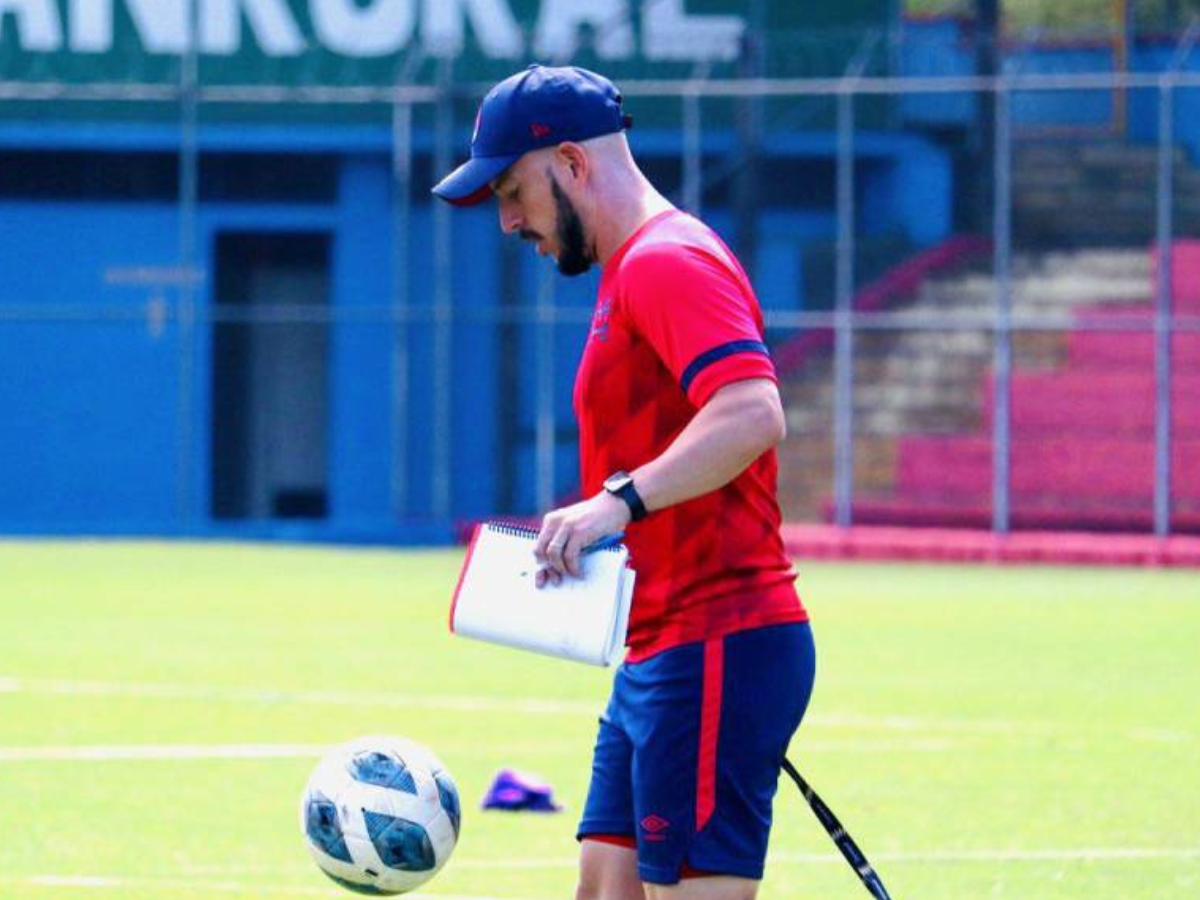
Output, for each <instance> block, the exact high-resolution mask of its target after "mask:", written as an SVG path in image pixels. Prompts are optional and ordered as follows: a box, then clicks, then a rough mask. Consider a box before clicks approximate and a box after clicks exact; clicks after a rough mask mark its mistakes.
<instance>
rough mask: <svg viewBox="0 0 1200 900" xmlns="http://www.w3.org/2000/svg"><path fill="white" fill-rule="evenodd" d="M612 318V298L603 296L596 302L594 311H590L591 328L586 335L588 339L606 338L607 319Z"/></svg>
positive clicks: (603, 339) (600, 339)
mask: <svg viewBox="0 0 1200 900" xmlns="http://www.w3.org/2000/svg"><path fill="white" fill-rule="evenodd" d="M611 318H612V299H611V298H610V297H605V298H604V299H602V300H601V301H600V302H599V303H597V304H596V311H595V312H594V313H592V330H591V333H590V334H589V335H588V337H589V339H595V340H597V341H600V342H602V343H603V342H604V341H607V340H608V330H609V325H608V320H609V319H611Z"/></svg>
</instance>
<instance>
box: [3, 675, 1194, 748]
mask: <svg viewBox="0 0 1200 900" xmlns="http://www.w3.org/2000/svg"><path fill="white" fill-rule="evenodd" d="M0 694H37V695H59V696H91V697H97V696H100V697H134V698H143V699H160V700H192V701H200V702H222V703H249V704H260V705H297V704H298V705H304V704H311V705H317V706H342V707H358V708H369V709H433V710H438V711H455V712H467V713H483V712H494V713H504V714H512V713H517V714H522V715H550V716H556V715H569V716H588V717H594V716H596V715H598V714H599V713H600V711H601V709H602V705H603V702H604V701H603V700H602V699H598V700H597V701H596V702H595V703H589V702H580V701H565V700H549V699H543V698H536V697H523V698H507V697H483V696H471V695H458V694H420V695H417V694H391V693H381V692H370V691H283V690H275V689H271V688H239V687H214V686H211V685H187V684H170V683H136V682H135V683H128V682H109V681H91V680H87V681H80V680H65V679H39V678H20V677H17V676H11V675H0ZM804 722H805V725H806V726H809V727H812V726H817V727H822V728H845V729H863V730H868V731H893V732H902V733H904V732H908V733H921V734H924V735H928V734H929V733H930V732H944V733H950V734H967V735H969V734H981V735H984V734H1001V735H1008V736H1028V735H1038V736H1044V735H1053V734H1068V733H1070V730H1069V729H1067V728H1066V727H1064V726H1063V725H1061V724H1058V723H1054V722H1018V721H1004V720H970V721H966V720H960V719H937V718H927V717H920V716H899V715H886V716H868V715H861V714H855V713H824V714H822V713H813V714H810V715H808V716H805V719H804ZM1121 733H1122V734H1123V735H1124V736H1125V737H1127V738H1130V739H1132V740H1135V741H1138V742H1142V743H1158V744H1161V743H1170V744H1182V743H1193V742H1194V741H1195V736H1194V735H1192V734H1189V733H1185V732H1180V731H1175V730H1171V729H1164V728H1146V727H1138V726H1134V727H1131V728H1128V729H1126V730H1124V731H1123V732H1121ZM801 734H802V738H801V740H802V741H803V734H804V732H802V733H801ZM806 744H807V742H801V743H799V744H798V745H797V752H800V753H803V752H808V750H809V749H810V748H809V747H808V746H806ZM818 752H819V751H818Z"/></svg>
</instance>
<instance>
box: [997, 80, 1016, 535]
mask: <svg viewBox="0 0 1200 900" xmlns="http://www.w3.org/2000/svg"><path fill="white" fill-rule="evenodd" d="M995 99H996V103H995V115H996V118H995V123H996V127H995V140H996V143H995V153H994V169H993V172H994V177H995V190H994V191H993V194H992V196H993V202H994V206H993V208H992V216H993V218H992V225H993V234H992V239H993V242H994V246H993V268H994V270H995V271H994V272H993V276H994V277H995V279H996V310H995V326H994V328H995V333H994V335H993V348H992V351H993V357H992V398H993V402H992V412H993V416H992V530H993V531H994V532H996V533H997V534H1007V533H1008V532H1009V529H1010V527H1011V511H1010V499H1011V497H1010V490H1011V470H1012V434H1011V427H1010V426H1011V421H1012V411H1011V406H1012V284H1011V276H1012V272H1011V268H1012V190H1011V187H1010V185H1011V180H1012V117H1011V114H1010V108H1011V96H1010V85H1009V84H1008V83H1007V81H1005V80H1003V79H1002V80H1000V81H999V82H997V84H996V98H995Z"/></svg>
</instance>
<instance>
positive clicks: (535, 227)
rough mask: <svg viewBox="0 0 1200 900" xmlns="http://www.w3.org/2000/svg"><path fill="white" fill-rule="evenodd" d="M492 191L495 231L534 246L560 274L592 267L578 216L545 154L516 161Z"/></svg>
mask: <svg viewBox="0 0 1200 900" xmlns="http://www.w3.org/2000/svg"><path fill="white" fill-rule="evenodd" d="M492 190H493V192H494V193H495V195H496V202H497V203H498V205H499V209H500V230H501V231H503V232H504V233H505V234H512V233H513V232H516V233H517V234H519V235H520V236H521V237H522V238H524V239H525V240H527V241H534V242H536V244H537V251H538V254H539V255H541V256H545V255H546V254H551V255H553V256H554V258H555V260H556V261H557V263H558V270H559V271H560V272H562V274H564V275H581V274H582V273H584V272H586V271H587V270H588V269H590V268H591V267H592V263H593V262H595V260H593V259H592V258H591V255H590V254H589V253H588V249H587V239H586V237H585V235H584V227H583V221H582V219H580V217H579V211H578V210H577V209H576V208H575V204H574V203H572V202H571V198H570V197H568V196H567V194H566V192H565V191H564V190H563V188H562V185H560V184H559V183H558V180H557V179H556V178H555V177H554V172H553V169H552V168H551V165H550V161H549V158H548V157H547V156H546V155H545V154H540V153H529V154H526V155H525V156H523V157H521V159H519V160H517V162H516V163H514V164H513V165H512V167H511V168H509V169H508V171H507V172H505V173H504V174H503V175H501V176H500V177H499V178H498V179H496V181H495V183H494V184H493V185H492Z"/></svg>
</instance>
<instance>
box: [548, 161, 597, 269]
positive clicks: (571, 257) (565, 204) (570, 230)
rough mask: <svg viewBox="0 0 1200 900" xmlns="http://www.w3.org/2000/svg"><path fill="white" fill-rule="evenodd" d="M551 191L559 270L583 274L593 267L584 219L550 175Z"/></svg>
mask: <svg viewBox="0 0 1200 900" xmlns="http://www.w3.org/2000/svg"><path fill="white" fill-rule="evenodd" d="M550 193H551V194H552V195H553V196H554V207H555V210H556V212H557V213H558V222H557V224H556V225H555V228H554V233H555V235H556V236H557V238H558V246H559V254H558V271H560V272H562V273H563V274H564V275H568V276H570V275H582V274H583V273H584V272H586V271H587V270H588V269H590V268H591V267H592V262H593V260H592V258H591V257H590V256H589V255H588V252H587V243H586V242H585V240H584V237H583V221H582V220H581V219H580V218H579V213H578V212H576V211H575V204H573V203H572V202H571V198H570V197H568V196H567V195H566V193H564V192H563V189H562V188H561V187H559V186H558V180H557V179H556V178H555V177H554V176H553V175H551V176H550Z"/></svg>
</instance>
